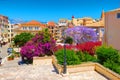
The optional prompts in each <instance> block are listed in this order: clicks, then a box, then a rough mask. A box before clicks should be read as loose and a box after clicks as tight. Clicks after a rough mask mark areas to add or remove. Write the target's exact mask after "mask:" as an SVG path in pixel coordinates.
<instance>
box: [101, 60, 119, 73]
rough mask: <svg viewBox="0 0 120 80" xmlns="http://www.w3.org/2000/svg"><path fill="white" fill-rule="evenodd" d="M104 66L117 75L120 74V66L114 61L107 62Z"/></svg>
mask: <svg viewBox="0 0 120 80" xmlns="http://www.w3.org/2000/svg"><path fill="white" fill-rule="evenodd" d="M103 65H104V66H105V67H107V68H109V69H111V70H113V71H115V72H116V73H118V74H120V64H117V63H115V62H113V61H112V60H107V61H106V62H104V63H103Z"/></svg>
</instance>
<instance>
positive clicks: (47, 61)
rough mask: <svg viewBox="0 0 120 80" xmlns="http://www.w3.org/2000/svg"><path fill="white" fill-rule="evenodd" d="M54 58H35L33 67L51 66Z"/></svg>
mask: <svg viewBox="0 0 120 80" xmlns="http://www.w3.org/2000/svg"><path fill="white" fill-rule="evenodd" d="M51 63H52V57H47V56H46V57H33V65H50V64H51Z"/></svg>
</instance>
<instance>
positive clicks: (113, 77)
mask: <svg viewBox="0 0 120 80" xmlns="http://www.w3.org/2000/svg"><path fill="white" fill-rule="evenodd" d="M52 63H53V65H54V66H55V68H56V70H57V71H58V73H59V74H62V73H63V68H64V67H63V65H60V64H58V62H57V59H56V57H55V56H52ZM81 71H97V72H99V73H100V74H102V75H104V76H105V77H107V78H108V79H110V80H120V75H118V74H116V73H115V72H113V71H111V70H109V69H108V68H105V67H104V66H102V65H100V64H99V63H93V62H87V63H81V64H79V65H68V66H67V73H69V74H71V73H77V72H81Z"/></svg>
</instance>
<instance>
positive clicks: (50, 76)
mask: <svg viewBox="0 0 120 80" xmlns="http://www.w3.org/2000/svg"><path fill="white" fill-rule="evenodd" d="M19 60H20V59H15V60H13V61H7V62H5V64H4V65H3V66H0V80H107V79H106V78H105V77H103V76H102V75H100V74H98V73H97V72H95V71H86V72H79V73H73V74H70V75H68V76H66V77H62V76H61V75H59V74H57V73H56V71H55V69H54V67H53V65H52V64H49V65H42V66H39V65H18V64H17V62H18V61H19Z"/></svg>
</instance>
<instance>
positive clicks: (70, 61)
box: [55, 49, 81, 65]
mask: <svg viewBox="0 0 120 80" xmlns="http://www.w3.org/2000/svg"><path fill="white" fill-rule="evenodd" d="M55 56H56V57H57V60H58V63H59V64H61V65H63V63H64V50H63V49H61V50H58V51H57V52H56V53H55ZM66 59H67V65H76V64H80V63H81V61H80V60H79V58H78V56H77V55H76V54H75V52H74V51H73V50H66Z"/></svg>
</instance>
